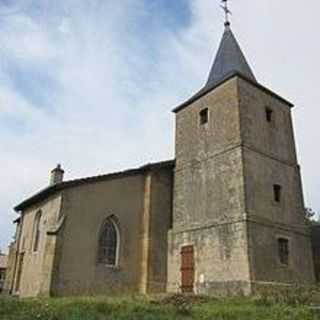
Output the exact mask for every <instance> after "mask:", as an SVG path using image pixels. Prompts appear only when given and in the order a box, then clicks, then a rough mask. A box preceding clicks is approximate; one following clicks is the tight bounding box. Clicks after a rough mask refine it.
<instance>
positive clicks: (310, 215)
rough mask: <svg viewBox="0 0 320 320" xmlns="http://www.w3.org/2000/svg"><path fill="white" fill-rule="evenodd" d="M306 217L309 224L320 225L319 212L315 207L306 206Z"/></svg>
mask: <svg viewBox="0 0 320 320" xmlns="http://www.w3.org/2000/svg"><path fill="white" fill-rule="evenodd" d="M304 214H305V219H306V222H307V223H308V224H311V225H320V221H319V217H317V214H316V212H315V211H313V209H311V208H305V210H304Z"/></svg>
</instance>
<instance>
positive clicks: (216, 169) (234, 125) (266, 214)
mask: <svg viewBox="0 0 320 320" xmlns="http://www.w3.org/2000/svg"><path fill="white" fill-rule="evenodd" d="M292 109H293V104H292V103H290V102H289V101H288V100H286V99H284V98H283V97H281V96H280V95H278V94H277V93H275V92H273V91H271V90H270V89H268V88H266V87H265V86H263V85H262V84H261V83H259V82H258V80H257V79H256V77H255V75H254V72H253V70H252V69H251V68H250V66H249V64H248V62H247V60H246V58H245V56H244V54H243V52H242V50H241V49H240V46H239V44H238V42H237V40H236V38H235V36H234V34H233V32H232V30H231V26H230V23H229V21H228V20H226V23H225V30H224V33H223V36H222V40H221V43H220V47H219V50H218V52H217V54H216V57H215V60H214V63H213V66H212V68H211V71H210V72H209V77H208V80H207V82H206V84H205V85H204V87H203V88H202V89H201V90H200V91H199V92H197V93H196V94H195V95H193V96H192V97H191V98H190V99H189V100H187V101H186V102H184V103H182V104H181V105H179V106H176V107H175V108H174V110H173V112H174V115H175V119H176V138H175V150H176V155H175V159H174V160H168V161H165V162H159V163H152V164H147V165H145V166H142V167H140V168H134V169H129V170H126V171H122V172H116V173H111V174H105V175H101V176H94V177H87V178H83V179H77V180H71V181H64V179H63V175H64V171H63V169H62V167H61V166H60V165H58V166H57V167H56V168H55V169H54V170H53V171H52V172H51V178H50V183H49V185H48V186H47V187H45V188H44V189H42V190H40V191H39V192H38V193H36V194H34V195H33V196H31V197H29V198H28V199H25V200H24V201H22V202H21V203H19V204H18V205H17V206H16V207H15V211H16V212H17V213H19V217H18V219H16V221H15V223H16V236H15V241H14V242H13V243H12V244H11V246H10V252H9V257H8V271H7V277H6V283H5V290H6V291H7V292H8V293H10V294H12V295H16V296H20V297H35V296H70V295H113V294H135V293H140V294H153V293H164V292H172V293H194V294H208V295H227V294H231V293H232V294H243V295H250V294H253V293H254V292H257V291H258V290H260V288H263V287H265V286H289V285H292V284H300V285H309V284H313V283H314V282H315V267H314V265H315V264H314V258H313V252H312V243H311V231H310V227H309V225H308V224H307V223H306V220H305V215H304V199H303V191H302V183H301V176H300V168H299V165H298V163H297V155H296V147H295V139H294V132H293V125H292V115H291V113H292Z"/></svg>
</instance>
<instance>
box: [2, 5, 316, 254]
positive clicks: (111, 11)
mask: <svg viewBox="0 0 320 320" xmlns="http://www.w3.org/2000/svg"><path fill="white" fill-rule="evenodd" d="M30 3H31V4H32V3H35V2H32V1H31V2H30ZM232 5H233V12H234V14H233V20H234V26H233V29H234V31H235V33H236V35H237V36H238V38H239V40H240V42H241V44H242V47H243V49H244V51H245V52H246V54H247V56H248V58H249V61H250V63H251V64H252V66H253V69H254V70H255V72H256V74H257V76H258V78H259V80H260V81H261V82H262V83H264V84H266V85H270V87H271V88H272V89H275V90H276V91H277V92H279V93H280V94H282V93H283V94H284V96H285V97H288V98H291V99H292V100H294V101H296V102H298V105H299V107H298V108H297V109H296V111H295V119H296V129H297V134H298V142H299V155H300V159H301V164H302V167H303V173H304V182H305V189H306V195H307V197H306V198H307V203H308V204H309V205H311V206H313V207H314V208H315V209H317V210H318V211H320V200H319V199H318V195H317V191H318V190H319V182H318V181H319V180H318V179H317V177H319V170H318V169H316V168H317V166H316V164H317V163H319V161H320V152H319V151H318V150H316V149H315V148H316V146H315V142H316V141H317V140H319V138H320V137H319V131H318V130H316V128H317V115H319V111H318V109H317V105H316V103H315V101H320V97H319V95H320V93H319V92H317V90H315V89H314V88H315V87H316V84H317V74H316V71H317V70H319V69H320V68H319V64H320V63H319V61H318V57H319V56H320V55H319V54H320V52H319V51H320V46H319V44H318V43H317V42H316V41H314V40H313V39H315V38H314V32H313V30H319V27H320V22H318V20H317V18H316V17H315V12H318V9H319V4H318V2H316V1H311V3H309V5H308V6H304V5H303V4H300V3H298V2H295V1H294V2H293V3H292V2H289V1H288V0H286V1H283V2H279V1H276V0H272V1H270V0H261V1H257V2H255V3H252V1H251V2H249V0H245V1H242V2H241V4H240V3H236V2H235V3H234V4H232ZM190 6H191V12H192V19H191V22H190V24H189V25H185V26H184V27H183V28H182V27H177V29H173V28H169V27H167V26H166V24H165V23H163V24H161V25H159V26H158V27H157V28H152V32H153V33H152V34H150V31H149V33H148V29H149V28H148V25H146V26H141V25H140V24H141V21H142V20H144V19H147V18H148V15H150V12H147V11H146V7H145V6H144V1H140V0H139V1H138V0H122V1H116V0H111V1H100V0H92V1H90V2H88V1H79V0H64V1H62V0H61V1H60V0H57V1H54V2H52V1H43V2H42V3H41V5H39V6H38V7H37V6H35V7H36V8H35V7H32V8H30V10H27V9H25V10H24V11H18V13H16V14H15V15H12V16H7V17H2V18H1V19H2V20H1V21H0V57H1V61H2V65H1V63H0V84H1V90H0V121H1V125H0V136H1V141H0V154H1V158H0V167H1V168H4V170H2V173H1V180H2V181H5V184H4V183H2V184H1V185H0V193H1V198H0V217H1V218H0V247H2V248H3V247H5V246H6V244H7V242H8V240H9V239H10V236H11V234H12V230H13V228H12V225H11V221H12V220H13V218H14V214H13V213H12V209H11V208H12V207H13V205H14V204H16V203H17V202H19V201H20V200H22V199H23V198H24V197H26V196H28V195H30V194H31V193H33V192H35V191H37V190H38V189H40V188H42V187H44V186H46V184H47V182H48V173H49V169H51V168H52V167H53V166H54V165H55V164H56V163H57V162H62V163H63V165H64V167H65V169H66V172H67V178H75V177H80V176H88V175H95V174H100V173H105V172H108V171H113V170H118V169H122V168H125V167H132V166H136V165H140V164H142V163H144V162H148V161H157V160H161V159H166V158H171V157H173V147H174V146H173V143H174V132H173V130H174V129H173V120H174V117H173V115H172V114H171V113H170V111H171V109H172V108H173V107H174V106H175V105H176V104H177V103H178V102H181V101H182V100H183V99H185V98H188V97H189V96H190V95H191V94H192V93H193V92H194V91H196V90H197V89H199V87H200V86H201V85H202V84H203V83H204V81H205V80H206V79H205V78H206V76H207V73H208V71H209V67H210V63H211V61H212V55H213V53H214V51H215V50H216V48H217V46H218V41H219V39H220V37H221V32H222V30H223V26H222V23H221V19H222V13H220V12H219V9H218V5H216V4H215V3H214V2H212V1H211V0H192V1H190ZM288 7H290V8H291V13H290V15H287V16H286V15H285V13H286V12H287V10H288ZM24 8H28V7H27V6H25V7H24ZM249 8H250V9H249ZM0 9H1V8H0ZM0 14H1V10H0ZM270 17H272V20H271V18H270ZM146 21H149V22H150V21H151V20H150V19H149V20H148V19H147V20H146ZM160 22H161V21H160ZM160 22H159V23H160ZM297 22H298V23H297ZM12 70H14V71H12ZM26 70H27V71H26ZM30 70H31V71H32V72H31V71H30ZM28 72H30V81H29V80H28V81H27V82H28V83H25V84H23V83H22V84H21V77H22V75H23V79H25V77H26V78H27V79H28ZM25 73H26V74H25ZM43 75H45V79H48V81H41V79H42V78H43V77H42V76H43ZM17 79H18V80H19V79H20V82H19V83H18V84H17V81H16V80H17ZM39 79H40V80H39ZM30 83H31V88H32V90H31V91H34V93H33V95H34V96H32V97H30V95H31V94H28V92H25V88H29V86H30ZM39 93H41V94H42V95H41V96H44V98H43V97H42V99H38V98H37V94H39ZM31 98H32V99H31Z"/></svg>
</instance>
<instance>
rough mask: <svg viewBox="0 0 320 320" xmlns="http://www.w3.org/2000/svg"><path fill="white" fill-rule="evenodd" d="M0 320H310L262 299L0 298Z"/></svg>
mask: <svg viewBox="0 0 320 320" xmlns="http://www.w3.org/2000/svg"><path fill="white" fill-rule="evenodd" d="M0 319H1V320H36V319H39V320H144V319H145V320H174V319H178V320H179V319H197V320H198V319H199V320H256V319H259V320H276V319H277V320H278V319H281V320H286V319H287V320H289V319H290V320H295V319H297V320H311V319H314V318H313V311H312V310H310V309H309V308H308V307H307V306H305V305H300V304H296V303H293V304H292V305H290V304H287V303H283V302H280V301H279V302H277V301H274V302H273V301H271V300H270V299H266V297H258V298H255V299H252V298H228V299H214V298H207V297H193V296H189V297H188V296H181V295H180V296H179V295H175V296H165V297H164V298H159V297H153V298H144V297H139V296H138V297H131V298H106V297H87V298H61V299H53V298H52V299H14V298H0Z"/></svg>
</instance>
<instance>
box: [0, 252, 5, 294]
mask: <svg viewBox="0 0 320 320" xmlns="http://www.w3.org/2000/svg"><path fill="white" fill-rule="evenodd" d="M6 270H7V256H6V255H5V254H3V253H1V252H0V294H1V293H2V291H3V288H4V281H5V279H6Z"/></svg>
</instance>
